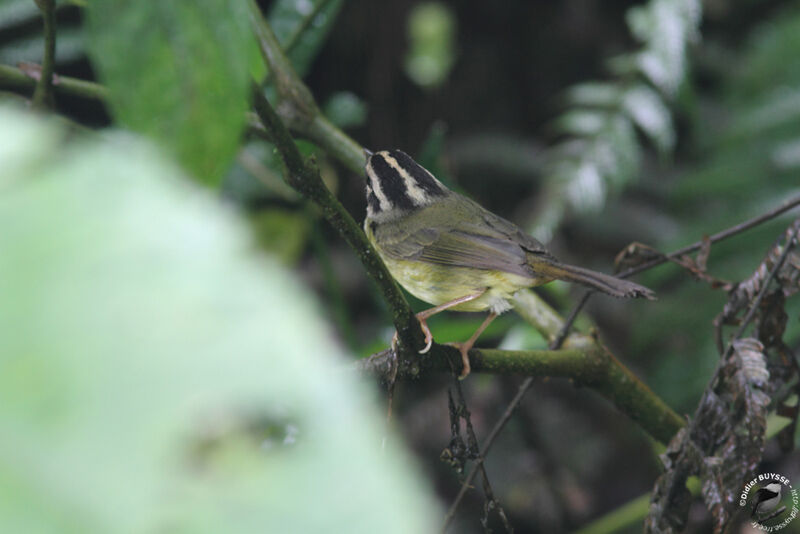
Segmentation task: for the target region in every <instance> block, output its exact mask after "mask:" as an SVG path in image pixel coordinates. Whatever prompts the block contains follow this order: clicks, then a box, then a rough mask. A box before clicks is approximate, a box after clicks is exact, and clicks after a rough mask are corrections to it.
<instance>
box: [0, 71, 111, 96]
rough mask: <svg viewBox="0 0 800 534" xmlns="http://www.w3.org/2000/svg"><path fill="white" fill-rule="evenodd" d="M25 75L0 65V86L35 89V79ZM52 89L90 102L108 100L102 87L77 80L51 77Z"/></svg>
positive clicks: (106, 93)
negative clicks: (87, 99)
mask: <svg viewBox="0 0 800 534" xmlns="http://www.w3.org/2000/svg"><path fill="white" fill-rule="evenodd" d="M39 77H40V76H39V74H37V75H36V77H33V76H31V75H30V74H27V73H26V72H25V71H24V70H22V69H20V68H17V67H12V66H11V65H0V86H7V87H16V88H19V89H35V88H36V85H37V78H39ZM52 89H53V90H54V91H56V92H59V93H64V94H66V95H71V96H79V97H83V98H89V99H92V100H100V101H105V100H107V99H108V89H106V88H105V87H103V86H102V85H100V84H98V83H94V82H89V81H86V80H81V79H78V78H70V77H68V76H56V75H53V79H52Z"/></svg>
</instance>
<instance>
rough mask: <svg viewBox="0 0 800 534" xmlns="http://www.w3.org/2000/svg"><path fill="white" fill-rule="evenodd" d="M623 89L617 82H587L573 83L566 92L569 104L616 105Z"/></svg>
mask: <svg viewBox="0 0 800 534" xmlns="http://www.w3.org/2000/svg"><path fill="white" fill-rule="evenodd" d="M622 96H623V95H622V91H621V90H620V87H619V86H618V85H617V84H615V83H608V82H586V83H580V84H577V85H573V86H572V87H570V88H569V89H567V92H566V98H567V101H568V103H569V104H572V105H575V106H590V107H604V108H608V107H615V106H617V105H619V102H620V100H621V99H622Z"/></svg>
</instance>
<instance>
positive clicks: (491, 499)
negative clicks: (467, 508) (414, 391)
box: [452, 369, 514, 533]
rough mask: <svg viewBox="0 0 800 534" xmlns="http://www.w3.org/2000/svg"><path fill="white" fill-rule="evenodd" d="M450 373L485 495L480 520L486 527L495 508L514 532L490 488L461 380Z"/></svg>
mask: <svg viewBox="0 0 800 534" xmlns="http://www.w3.org/2000/svg"><path fill="white" fill-rule="evenodd" d="M452 374H453V382H454V386H453V387H454V389H455V390H456V393H457V395H458V408H457V412H458V415H459V416H460V417H461V418H462V419H464V426H465V427H466V430H467V443H468V447H467V450H468V451H469V453H471V454H472V455H474V457H475V459H476V461H477V463H476V464H475V465H476V468H477V469H478V471H480V473H481V478H482V479H483V493H484V495H485V496H486V497H485V498H486V502H485V505H484V517H483V520H482V521H483V523H484V527H488V521H489V512H490V511H491V510H496V511H497V515H498V517H499V518H500V521H501V522H502V523H503V527H504V528H505V530H506V532H508V533H512V532H514V529H513V527H512V526H511V523H510V522H509V520H508V517H507V516H506V512H505V510H503V507H502V506H501V505H500V501H498V500H497V498H496V497H495V495H494V490H493V489H492V485H491V483H490V482H489V474H488V473H487V472H486V467H485V466H484V463H483V455H482V454H481V450H480V447H479V445H478V438H477V436H476V435H475V430H474V429H473V427H472V420H471V419H470V413H469V409H468V408H467V403H466V400H465V399H464V392H463V391H462V389H461V380H459V373H458V372H457V371H456V370H455V369H453V370H452Z"/></svg>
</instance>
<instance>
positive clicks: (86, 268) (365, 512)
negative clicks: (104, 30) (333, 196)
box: [0, 107, 439, 534]
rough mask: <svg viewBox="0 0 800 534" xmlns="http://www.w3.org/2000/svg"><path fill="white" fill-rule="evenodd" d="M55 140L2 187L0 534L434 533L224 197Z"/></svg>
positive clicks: (150, 165)
mask: <svg viewBox="0 0 800 534" xmlns="http://www.w3.org/2000/svg"><path fill="white" fill-rule="evenodd" d="M0 124H3V126H4V128H3V129H0V131H2V130H5V129H7V130H8V131H13V132H39V133H42V132H50V133H49V135H47V136H46V137H45V139H60V138H61V137H62V134H61V132H60V130H58V129H54V125H53V124H51V123H44V122H41V121H40V119H34V118H32V116H30V115H29V114H27V113H23V112H19V111H9V110H8V108H5V107H0ZM32 144H34V145H35V143H32ZM0 147H2V148H3V149H6V151H7V152H10V150H8V149H7V147H5V146H3V145H2V144H0ZM48 153H49V158H46V159H43V158H41V157H40V156H41V154H40V153H39V152H37V150H27V149H25V147H21V148H20V149H18V150H15V153H14V154H13V156H14V158H15V160H16V161H17V162H18V163H17V164H16V165H15V166H14V168H13V169H12V170H11V175H10V176H9V173H8V169H4V173H3V179H4V183H6V184H8V183H10V184H12V186H11V187H10V188H9V187H6V188H5V189H4V190H3V194H2V195H0V225H2V227H3V228H4V230H3V232H0V248H2V250H3V254H2V255H0V294H1V295H3V299H4V303H5V305H3V306H0V420H2V421H3V424H2V425H0V532H59V533H67V534H70V533H85V532H102V533H104V534H114V533H126V532H146V533H150V532H152V533H156V532H181V533H200V532H203V533H223V532H224V533H229V532H233V533H237V534H238V533H251V532H252V533H264V532H326V531H330V529H331V527H332V526H337V527H338V526H342V525H344V526H345V527H343V528H344V529H345V530H346V531H347V532H354V533H374V532H388V533H391V534H394V533H397V534H401V533H407V532H433V531H434V530H435V528H436V524H437V523H438V516H439V513H437V512H438V511H437V510H435V509H434V506H435V505H434V504H432V503H434V502H435V499H434V497H433V496H432V495H431V493H430V490H429V488H426V487H424V486H423V484H422V483H421V482H420V477H419V474H418V471H417V469H416V467H415V466H414V465H413V464H412V463H411V461H410V459H409V457H408V454H406V453H405V451H403V450H402V449H401V447H400V446H399V445H398V443H399V442H398V440H397V439H396V438H395V437H394V436H392V435H389V436H387V435H386V427H385V423H384V421H383V414H379V413H377V411H374V410H373V406H375V405H377V404H378V403H376V401H375V399H374V398H373V397H372V395H371V394H370V393H369V392H367V390H366V388H365V387H364V384H362V383H359V382H357V381H356V377H355V376H354V375H353V374H352V373H351V372H342V371H344V369H343V366H344V365H345V358H344V356H343V354H342V352H341V350H340V349H339V348H338V346H337V344H336V342H335V341H334V339H333V336H332V335H331V333H330V331H329V329H328V328H327V326H326V325H325V324H324V323H323V321H322V319H321V317H320V312H319V306H318V304H317V303H316V302H314V301H313V299H312V297H311V295H310V294H309V292H308V291H307V290H305V289H304V288H303V287H302V286H301V285H300V284H299V283H298V281H297V280H296V279H295V278H294V277H293V276H291V274H290V273H289V272H288V271H286V270H285V269H283V268H281V267H280V266H279V265H277V264H276V262H274V261H271V260H270V259H269V258H265V257H262V256H258V255H257V254H256V253H255V247H254V246H253V243H252V240H251V238H250V235H249V232H248V231H247V226H246V225H245V224H244V222H243V221H242V220H241V219H240V218H239V217H238V216H237V215H236V214H235V213H233V212H232V211H230V209H229V207H228V206H225V205H224V204H223V203H221V202H220V200H219V199H218V197H217V196H216V195H214V194H212V193H210V192H209V191H207V190H205V189H203V188H200V187H197V186H196V185H194V184H192V183H191V182H189V181H188V180H186V179H185V178H184V176H183V175H182V173H181V171H180V170H179V169H178V168H177V167H176V166H175V165H173V164H172V163H170V162H169V161H166V160H165V159H164V158H163V157H162V156H161V155H159V153H157V152H156V151H155V150H154V149H153V148H152V147H150V146H147V145H145V144H144V143H142V142H140V141H138V140H136V139H133V138H132V137H131V136H128V135H111V136H105V138H104V139H103V140H102V141H100V140H97V139H96V138H94V139H93V141H91V142H89V141H81V142H77V143H74V144H71V145H67V146H66V147H63V146H62V145H52V144H51V145H49V147H48ZM4 155H8V154H7V153H4ZM121 162H124V164H121ZM343 429H346V431H343ZM387 437H388V438H389V439H388V440H387V443H386V449H385V450H382V447H381V441H382V439H383V438H387ZM389 496H390V498H388V497H389ZM309 507H313V513H309Z"/></svg>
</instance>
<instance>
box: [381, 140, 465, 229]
mask: <svg viewBox="0 0 800 534" xmlns="http://www.w3.org/2000/svg"><path fill="white" fill-rule="evenodd" d="M366 154H367V165H366V167H365V169H366V171H367V216H368V217H370V218H374V217H376V216H387V214H390V213H394V214H402V213H407V212H409V211H412V210H414V209H418V208H422V207H424V206H427V205H429V204H431V203H433V202H435V201H436V200H437V199H439V198H441V197H444V196H446V195H447V194H448V193H449V191H450V190H449V189H447V187H445V185H444V184H443V183H442V182H440V181H439V180H437V179H436V178H435V177H434V176H433V175H432V174H431V173H430V172H428V170H427V169H425V168H424V167H423V166H422V165H420V164H419V163H417V162H416V161H414V160H413V159H411V157H410V156H409V155H408V154H406V153H405V152H403V151H402V150H381V151H379V152H374V153H370V152H366Z"/></svg>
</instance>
